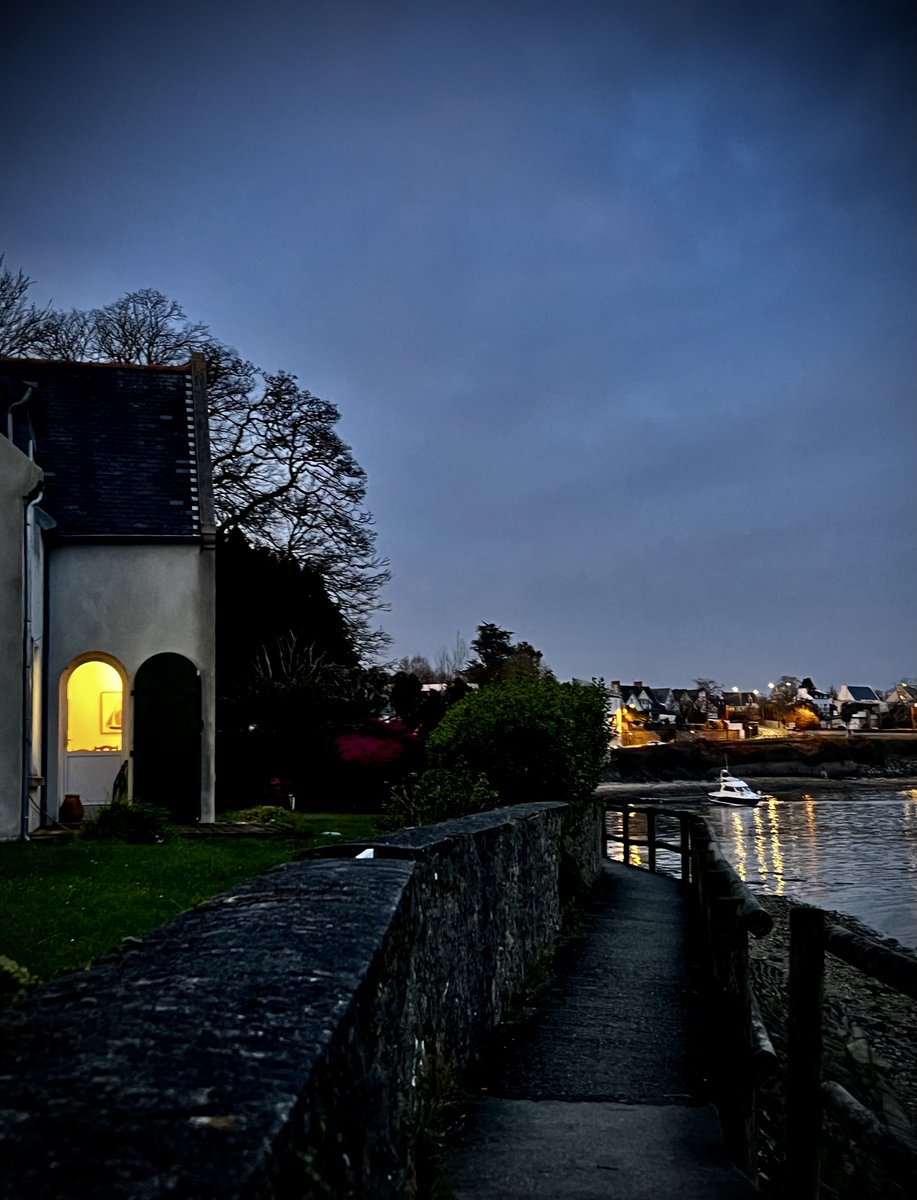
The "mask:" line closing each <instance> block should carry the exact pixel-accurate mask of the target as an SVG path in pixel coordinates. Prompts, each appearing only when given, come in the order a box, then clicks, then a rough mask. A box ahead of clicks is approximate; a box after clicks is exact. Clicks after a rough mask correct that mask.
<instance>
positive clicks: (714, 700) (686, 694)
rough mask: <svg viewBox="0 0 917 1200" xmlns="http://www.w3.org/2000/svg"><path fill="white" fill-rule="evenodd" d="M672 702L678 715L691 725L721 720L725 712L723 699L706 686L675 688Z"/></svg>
mask: <svg viewBox="0 0 917 1200" xmlns="http://www.w3.org/2000/svg"><path fill="white" fill-rule="evenodd" d="M672 704H673V707H674V710H675V713H676V716H677V717H679V718H680V719H681V720H682V721H686V722H687V723H688V724H690V725H703V724H704V723H705V722H707V721H717V720H720V719H721V718H722V716H723V713H724V706H723V702H722V700H721V699H720V698H719V697H717V696H714V695H708V693H707V690H706V688H673V689H672Z"/></svg>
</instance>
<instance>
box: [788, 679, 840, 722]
mask: <svg viewBox="0 0 917 1200" xmlns="http://www.w3.org/2000/svg"><path fill="white" fill-rule="evenodd" d="M796 699H797V700H800V701H802V702H804V703H805V704H807V705H809V706H810V707H812V708H815V709H817V710H818V713H819V715H820V716H822V717H828V716H830V715H831V712H832V710H833V709H836V708H837V705H838V703H839V701H837V700H835V699H834V698H833V697H832V696H831V695H829V693H828V692H824V691H822V690H821V688H817V687H816V686H815V684H814V683H812V681H811V680H803V682H802V683H801V684H800V685H799V687H798V688H797V690H796Z"/></svg>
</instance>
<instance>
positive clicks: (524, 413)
mask: <svg viewBox="0 0 917 1200" xmlns="http://www.w3.org/2000/svg"><path fill="white" fill-rule="evenodd" d="M914 49H915V16H914V9H913V6H912V5H910V4H905V3H900V2H898V0H885V2H883V3H882V4H879V5H876V4H873V3H867V2H866V0H852V2H850V3H844V4H838V3H836V2H834V0H792V2H790V0H786V2H782V3H781V2H777V3H774V2H770V0H749V2H748V3H740V4H736V3H726V2H718V0H666V2H664V0H646V2H645V3H641V4H637V3H633V4H608V5H599V4H595V3H591V2H587V0H570V2H569V3H565V4H564V5H558V4H556V3H548V2H544V3H541V2H533V3H530V4H526V5H524V6H523V5H519V4H518V3H515V2H514V0H513V2H509V0H505V2H500V0H491V2H490V3H484V0H480V2H478V0H455V2H454V3H448V2H443V3H437V4H432V5H431V4H423V3H419V2H416V3H392V4H385V5H380V4H376V3H371V2H369V0H364V2H360V3H353V2H350V3H348V2H346V0H344V2H341V0H335V2H333V3H332V2H331V0H327V2H318V0H316V2H314V3H310V4H308V5H302V4H298V3H293V2H292V0H291V2H288V3H287V2H282V0H272V2H271V3H266V4H260V5H255V4H254V3H251V4H248V5H246V4H241V5H239V4H236V5H232V6H229V8H227V7H226V6H225V5H217V4H216V3H204V2H199V3H192V4H183V5H178V4H173V3H169V2H168V0H167V2H164V3H163V4H161V5H159V6H157V7H156V9H155V10H153V9H150V10H145V11H144V13H142V14H135V13H133V11H132V10H125V9H124V6H123V5H120V6H115V5H114V4H104V3H97V4H90V5H88V6H87V5H83V6H80V7H79V8H74V9H68V10H63V11H61V12H60V13H56V15H55V21H54V23H53V27H51V28H49V27H48V22H47V20H46V18H45V16H44V15H43V13H42V12H41V11H38V10H36V12H35V13H30V12H29V11H27V10H26V9H25V8H23V7H22V6H20V8H19V9H18V10H17V11H16V13H14V14H13V16H12V18H11V22H10V25H9V26H8V39H7V50H8V52H7V57H6V60H5V62H6V70H7V76H6V85H7V86H6V94H7V102H6V111H7V117H8V123H9V127H10V130H11V136H10V137H9V138H8V139H7V162H8V164H12V165H14V166H15V173H13V174H10V177H9V178H10V182H11V186H7V187H6V188H5V189H4V193H3V195H2V197H0V222H2V228H3V229H4V231H5V233H6V241H5V245H4V246H3V247H0V249H6V251H7V254H8V261H10V262H11V263H13V265H14V266H20V265H21V266H22V267H23V268H24V269H25V270H26V271H27V272H28V273H29V274H30V275H32V276H33V277H35V278H36V279H37V281H38V283H37V288H36V298H40V299H47V298H49V297H52V296H53V298H54V300H55V302H57V303H58V304H61V305H64V306H69V305H71V304H75V305H81V306H88V305H91V304H97V303H104V302H106V301H108V300H110V299H112V298H113V297H114V296H116V295H118V294H119V293H121V292H123V291H126V290H128V289H131V288H135V287H140V286H153V287H160V288H162V289H163V290H165V291H167V292H169V293H171V294H173V295H175V296H177V297H178V298H179V299H181V300H182V302H183V303H184V304H185V306H186V308H187V309H188V310H189V313H190V314H191V315H193V316H194V318H196V319H203V320H207V321H209V322H210V323H211V324H212V326H213V327H214V329H215V330H216V332H217V333H218V334H219V335H220V336H221V337H223V338H224V339H225V340H227V341H230V342H232V343H235V344H236V345H238V346H239V347H240V348H241V349H243V350H244V352H245V353H246V354H247V355H249V356H250V357H252V358H254V359H256V360H257V361H260V362H263V363H264V364H265V365H267V366H271V367H273V366H277V365H283V366H285V367H288V368H290V369H292V370H294V371H296V372H297V373H298V375H299V376H300V378H301V380H302V382H303V383H304V384H306V385H307V386H309V387H310V388H312V389H313V390H314V391H316V392H317V393H319V394H321V395H327V396H328V397H329V398H331V399H333V400H335V401H336V402H337V403H338V404H339V405H340V407H341V409H342V412H343V422H342V424H343V430H344V433H345V436H346V437H348V439H349V440H351V441H352V442H353V444H354V448H355V450H356V453H357V456H358V458H359V460H360V461H361V462H362V463H363V464H364V465H365V466H366V467H367V469H368V471H369V475H370V487H371V493H370V498H371V503H372V505H373V507H374V509H375V511H376V515H377V523H378V527H379V534H380V545H381V548H382V549H383V550H384V552H386V553H388V554H389V555H390V556H391V559H392V566H393V570H394V581H393V583H392V586H391V589H390V600H391V602H392V606H393V608H392V612H391V614H390V615H389V616H388V617H387V618H386V621H385V623H386V624H387V625H388V627H389V628H390V629H391V630H392V632H393V633H394V634H395V637H396V647H395V649H396V652H397V653H404V652H414V651H421V652H424V651H426V652H433V651H435V649H436V647H437V646H439V645H441V644H443V643H449V642H451V641H452V639H453V637H454V635H455V632H456V630H458V629H461V630H462V631H463V632H464V633H465V634H466V635H467V636H470V635H471V634H472V632H473V629H474V626H475V625H476V624H477V623H478V622H479V621H484V620H495V621H497V622H499V623H502V624H504V625H506V626H507V627H509V628H512V629H514V630H515V631H516V632H517V634H518V635H519V636H522V637H526V638H529V639H530V640H532V641H534V642H535V643H536V644H538V645H539V646H541V647H542V648H543V649H544V651H545V654H546V657H547V659H548V661H549V662H551V663H552V664H553V665H554V666H555V667H556V668H557V669H558V671H559V672H560V673H561V674H565V675H568V674H573V673H575V674H577V675H581V676H588V675H590V674H593V673H601V674H605V675H608V676H610V675H615V676H627V675H628V674H636V675H637V677H638V678H641V677H642V678H655V679H659V680H661V681H663V682H668V683H687V682H689V681H690V680H691V679H692V678H693V677H694V675H696V674H711V673H712V674H716V675H718V676H719V677H721V678H723V679H724V682H726V681H727V677H728V682H729V683H730V685H731V684H732V683H737V684H740V685H741V686H743V687H747V686H759V687H760V686H762V685H763V684H764V683H766V682H767V680H768V679H769V678H773V677H774V675H779V674H781V673H783V672H784V671H789V672H791V673H795V674H801V673H805V674H812V675H813V677H820V678H821V680H822V682H836V683H840V682H843V679H844V677H846V676H855V677H856V678H857V680H858V681H860V682H870V683H875V684H882V685H884V684H886V683H890V682H891V679H892V677H893V676H895V675H896V674H900V673H902V672H904V673H907V674H913V673H914V672H915V670H917V667H915V664H914V658H913V655H914V645H913V613H914V604H913V598H914V583H915V579H914V575H915V571H914V560H915V556H914V553H913V549H914V547H913V526H914V518H915V516H917V513H915V503H914V502H915V496H914V487H913V479H914V467H915V456H914V447H915V438H914V432H915V430H914V403H913V400H914V394H913V392H914V389H913V377H914V371H913V367H914V363H913V333H912V331H913V317H914V311H915V303H914V300H915V297H914V278H915V272H914V266H915V261H914V260H915V255H914V236H913V201H914V178H915V160H914V156H915V145H917V138H915V136H914V133H915V129H914V125H915V121H914V114H915V105H914V58H915V56H914ZM854 614H855V617H854Z"/></svg>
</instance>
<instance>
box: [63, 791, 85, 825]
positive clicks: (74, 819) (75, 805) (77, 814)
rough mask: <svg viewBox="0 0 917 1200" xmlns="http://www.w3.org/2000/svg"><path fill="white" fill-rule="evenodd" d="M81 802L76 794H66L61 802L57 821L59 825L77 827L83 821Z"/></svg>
mask: <svg viewBox="0 0 917 1200" xmlns="http://www.w3.org/2000/svg"><path fill="white" fill-rule="evenodd" d="M83 815H84V812H83V802H82V800H81V799H80V798H79V796H78V795H77V793H76V792H68V793H67V794H66V796H64V799H63V801H62V802H61V806H60V812H59V813H58V814H57V819H58V821H60V823H61V825H79V824H80V822H81V821H82V820H83Z"/></svg>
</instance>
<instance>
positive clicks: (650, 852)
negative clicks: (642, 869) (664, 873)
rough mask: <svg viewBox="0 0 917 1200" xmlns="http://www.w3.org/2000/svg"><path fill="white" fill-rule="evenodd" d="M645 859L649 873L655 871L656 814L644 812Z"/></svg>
mask: <svg viewBox="0 0 917 1200" xmlns="http://www.w3.org/2000/svg"><path fill="white" fill-rule="evenodd" d="M646 858H647V864H648V866H649V869H650V871H652V872H653V873H654V874H655V871H656V814H655V813H654V812H653V810H652V809H651V808H648V809H647V810H646Z"/></svg>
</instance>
